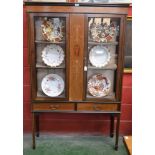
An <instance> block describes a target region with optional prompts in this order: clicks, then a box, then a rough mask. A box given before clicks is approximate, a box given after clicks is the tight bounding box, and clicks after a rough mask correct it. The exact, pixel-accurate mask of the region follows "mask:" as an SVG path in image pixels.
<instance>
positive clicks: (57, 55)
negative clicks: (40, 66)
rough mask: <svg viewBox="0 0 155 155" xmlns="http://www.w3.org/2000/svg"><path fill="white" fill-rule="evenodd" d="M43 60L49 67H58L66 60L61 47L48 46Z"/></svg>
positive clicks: (43, 54) (44, 50) (43, 53)
mask: <svg viewBox="0 0 155 155" xmlns="http://www.w3.org/2000/svg"><path fill="white" fill-rule="evenodd" d="M42 60H43V62H44V63H45V64H46V65H48V66H51V67H57V66H59V65H60V64H61V63H62V62H63V60H64V51H63V49H62V48H61V47H60V46H59V45H54V44H52V45H47V46H46V47H45V48H44V49H43V51H42Z"/></svg>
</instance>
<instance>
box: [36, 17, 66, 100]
mask: <svg viewBox="0 0 155 155" xmlns="http://www.w3.org/2000/svg"><path fill="white" fill-rule="evenodd" d="M35 49H36V55H35V57H36V72H37V97H48V98H65V97H66V18H65V17H55V16H54V17H51V16H48V17H46V16H41V17H35Z"/></svg>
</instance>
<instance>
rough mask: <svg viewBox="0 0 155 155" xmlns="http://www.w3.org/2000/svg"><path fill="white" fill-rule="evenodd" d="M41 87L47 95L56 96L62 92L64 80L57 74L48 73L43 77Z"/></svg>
mask: <svg viewBox="0 0 155 155" xmlns="http://www.w3.org/2000/svg"><path fill="white" fill-rule="evenodd" d="M41 88H42V90H43V92H44V93H45V94H46V95H47V96H50V97H56V96H59V95H60V94H61V93H62V92H63V90H64V81H63V79H62V78H61V77H60V76H59V75H57V74H48V75H46V76H45V77H44V78H43V80H42V82H41Z"/></svg>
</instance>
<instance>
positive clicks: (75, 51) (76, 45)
mask: <svg viewBox="0 0 155 155" xmlns="http://www.w3.org/2000/svg"><path fill="white" fill-rule="evenodd" d="M83 26H84V15H79V14H71V15H70V74H69V86H70V89H69V100H70V101H72V100H82V98H83V55H84V29H83Z"/></svg>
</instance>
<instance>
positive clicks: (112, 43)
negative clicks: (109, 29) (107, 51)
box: [88, 41, 118, 45]
mask: <svg viewBox="0 0 155 155" xmlns="http://www.w3.org/2000/svg"><path fill="white" fill-rule="evenodd" d="M88 44H89V45H118V42H109V43H97V42H92V41H89V42H88Z"/></svg>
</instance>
